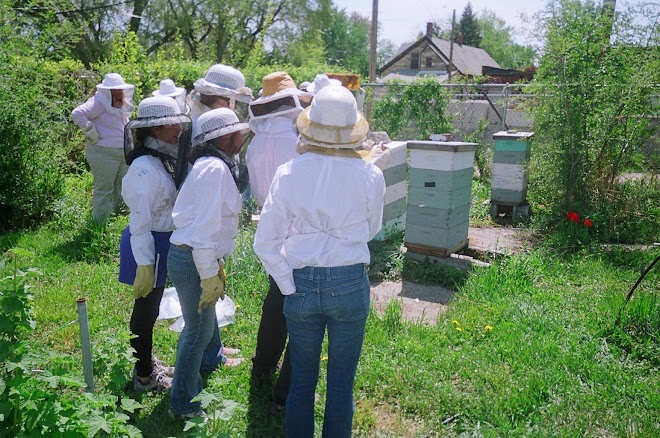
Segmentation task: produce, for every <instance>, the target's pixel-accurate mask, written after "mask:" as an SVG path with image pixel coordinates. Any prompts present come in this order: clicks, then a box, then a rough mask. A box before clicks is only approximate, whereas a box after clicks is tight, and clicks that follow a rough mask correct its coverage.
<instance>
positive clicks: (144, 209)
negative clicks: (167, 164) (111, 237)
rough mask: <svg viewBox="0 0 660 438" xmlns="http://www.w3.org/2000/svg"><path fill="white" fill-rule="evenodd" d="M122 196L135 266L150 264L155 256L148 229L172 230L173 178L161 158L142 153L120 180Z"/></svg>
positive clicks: (174, 188)
mask: <svg viewBox="0 0 660 438" xmlns="http://www.w3.org/2000/svg"><path fill="white" fill-rule="evenodd" d="M121 196H122V197H123V198H124V202H125V203H126V205H127V206H128V208H130V210H131V212H130V215H129V219H130V222H129V227H130V230H131V248H132V250H133V257H135V262H136V263H137V264H138V265H152V264H154V263H155V259H156V256H155V248H154V238H153V236H152V235H151V232H152V231H172V230H173V229H174V223H173V222H172V209H173V208H174V202H175V201H176V187H175V185H174V180H173V179H172V177H171V176H170V174H169V173H167V171H166V170H165V168H164V167H163V163H162V162H161V161H160V159H158V158H156V157H153V156H151V155H143V156H141V157H138V158H136V159H135V160H134V161H133V163H131V165H130V167H129V168H128V172H127V173H126V176H124V179H123V180H122V189H121Z"/></svg>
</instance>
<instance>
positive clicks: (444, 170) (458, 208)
mask: <svg viewBox="0 0 660 438" xmlns="http://www.w3.org/2000/svg"><path fill="white" fill-rule="evenodd" d="M477 147H478V145H477V144H476V143H463V142H453V141H450V142H436V141H410V142H408V150H409V154H410V172H409V180H408V207H407V209H406V235H405V245H406V247H407V248H408V252H409V253H411V252H412V253H418V254H428V255H433V256H441V257H445V256H448V255H449V254H451V253H454V252H458V251H460V250H462V249H464V248H465V247H466V246H467V245H468V226H469V221H470V199H471V191H472V172H473V164H474V153H475V151H476V150H477Z"/></svg>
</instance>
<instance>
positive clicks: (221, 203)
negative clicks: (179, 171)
mask: <svg viewBox="0 0 660 438" xmlns="http://www.w3.org/2000/svg"><path fill="white" fill-rule="evenodd" d="M242 205H243V200H242V198H241V194H240V193H239V192H238V189H237V188H236V183H234V178H233V177H232V175H231V172H230V171H229V168H228V167H227V165H226V164H225V163H224V162H223V161H222V160H221V159H220V158H216V157H202V158H199V159H197V161H195V164H194V166H193V167H192V169H191V171H190V173H188V176H187V177H186V180H185V182H184V183H183V185H182V186H181V190H180V191H179V197H178V198H177V200H176V204H175V205H174V210H173V211H172V219H173V220H174V226H175V227H176V230H175V231H174V233H172V237H170V242H171V243H172V244H174V245H188V246H189V247H191V248H192V250H193V251H192V255H193V259H194V261H195V266H196V267H197V272H198V273H199V277H200V278H201V279H205V278H210V277H213V276H214V275H217V274H218V267H219V260H220V259H222V258H223V257H227V256H229V255H230V254H231V253H232V252H234V237H236V234H237V233H238V215H239V213H240V212H241V206H242Z"/></svg>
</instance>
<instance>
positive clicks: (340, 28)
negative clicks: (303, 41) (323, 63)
mask: <svg viewBox="0 0 660 438" xmlns="http://www.w3.org/2000/svg"><path fill="white" fill-rule="evenodd" d="M370 30H371V20H369V19H368V18H365V17H363V16H361V15H360V14H358V13H353V14H351V15H350V16H347V14H346V12H345V11H344V10H336V9H334V13H333V14H332V17H331V21H330V23H329V24H328V25H327V27H326V28H325V29H324V30H323V31H322V34H321V35H322V38H323V42H324V43H325V50H326V57H327V58H326V59H327V62H328V64H330V65H338V66H341V67H344V68H345V69H347V70H348V71H350V72H352V73H358V74H360V75H362V77H368V76H369V36H370Z"/></svg>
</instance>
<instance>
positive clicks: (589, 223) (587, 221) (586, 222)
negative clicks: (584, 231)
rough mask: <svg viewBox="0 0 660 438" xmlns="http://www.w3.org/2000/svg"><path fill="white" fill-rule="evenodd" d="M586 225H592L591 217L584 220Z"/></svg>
mask: <svg viewBox="0 0 660 438" xmlns="http://www.w3.org/2000/svg"><path fill="white" fill-rule="evenodd" d="M584 226H585V227H590V226H591V219H585V220H584Z"/></svg>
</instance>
